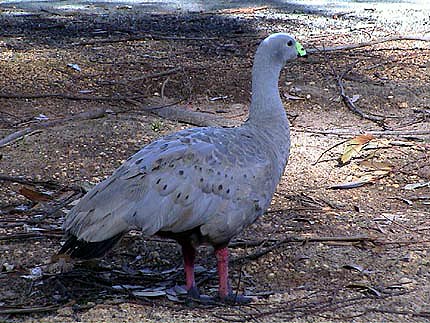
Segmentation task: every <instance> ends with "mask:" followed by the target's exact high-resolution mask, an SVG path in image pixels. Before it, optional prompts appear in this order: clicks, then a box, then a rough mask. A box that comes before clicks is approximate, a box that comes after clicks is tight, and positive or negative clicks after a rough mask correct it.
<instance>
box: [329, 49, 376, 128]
mask: <svg viewBox="0 0 430 323" xmlns="http://www.w3.org/2000/svg"><path fill="white" fill-rule="evenodd" d="M324 58H325V60H326V62H327V64H328V65H329V66H330V69H331V71H332V73H333V75H334V76H335V77H336V80H337V86H338V87H339V90H340V96H341V97H342V101H343V102H344V103H345V104H346V106H347V107H348V109H349V110H351V111H352V112H353V113H355V114H358V115H359V116H360V117H362V118H364V119H368V120H371V121H374V122H376V123H377V124H379V125H381V123H382V121H383V120H384V118H382V117H377V116H372V115H369V114H367V113H364V112H363V111H362V110H361V109H360V108H358V107H357V106H356V105H355V104H354V102H352V100H351V98H350V97H349V96H348V95H346V93H345V87H344V86H343V82H342V79H343V77H344V76H345V74H347V73H348V72H350V71H351V70H352V69H353V68H354V66H355V65H356V64H357V63H358V61H356V62H354V63H353V64H352V65H351V66H350V67H349V68H348V69H347V70H346V71H344V72H343V73H342V74H340V75H339V74H337V72H336V70H335V68H334V66H333V64H332V63H331V62H330V60H329V59H327V57H324Z"/></svg>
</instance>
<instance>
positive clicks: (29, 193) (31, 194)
mask: <svg viewBox="0 0 430 323" xmlns="http://www.w3.org/2000/svg"><path fill="white" fill-rule="evenodd" d="M19 193H20V194H21V195H23V196H25V197H26V198H28V199H29V200H31V201H33V202H47V201H51V200H52V197H51V196H49V195H48V194H46V193H42V192H38V191H36V189H35V188H33V187H30V186H22V187H21V188H20V189H19Z"/></svg>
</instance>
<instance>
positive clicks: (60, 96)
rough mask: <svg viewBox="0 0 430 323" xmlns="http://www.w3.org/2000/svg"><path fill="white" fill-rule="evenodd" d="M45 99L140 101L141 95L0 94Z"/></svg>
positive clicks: (0, 97)
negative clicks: (129, 99) (130, 99)
mask: <svg viewBox="0 0 430 323" xmlns="http://www.w3.org/2000/svg"><path fill="white" fill-rule="evenodd" d="M45 98H58V99H66V100H74V101H124V100H126V99H128V98H132V99H140V98H142V95H137V96H133V97H125V96H91V95H71V94H65V93H35V94H12V93H0V99H26V100H32V99H45Z"/></svg>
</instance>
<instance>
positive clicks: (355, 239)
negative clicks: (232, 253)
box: [232, 236, 375, 262]
mask: <svg viewBox="0 0 430 323" xmlns="http://www.w3.org/2000/svg"><path fill="white" fill-rule="evenodd" d="M366 241H369V242H373V241H375V239H374V238H371V237H368V236H351V237H316V238H311V237H309V238H306V237H289V238H285V239H282V240H280V241H279V242H277V243H275V244H274V245H272V246H270V247H267V248H265V249H263V250H260V251H257V252H255V253H252V254H249V255H245V256H242V257H238V258H235V259H233V260H232V261H233V262H239V261H242V260H256V259H258V258H260V257H261V256H264V255H266V254H268V253H269V252H271V251H273V250H275V249H277V248H279V247H280V246H282V245H284V244H286V243H304V242H366ZM263 242H264V241H263Z"/></svg>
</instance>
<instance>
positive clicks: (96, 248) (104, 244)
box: [55, 232, 124, 260]
mask: <svg viewBox="0 0 430 323" xmlns="http://www.w3.org/2000/svg"><path fill="white" fill-rule="evenodd" d="M123 235H124V232H120V233H118V234H117V235H114V236H113V237H111V238H109V239H106V240H103V241H97V242H87V241H85V240H80V239H78V238H77V237H76V236H75V235H73V234H71V233H68V234H67V235H66V242H65V243H64V245H63V246H62V247H61V249H60V251H59V252H58V254H57V255H56V257H55V258H57V259H58V258H62V257H64V256H66V257H70V258H73V259H82V260H89V259H94V258H100V257H103V256H104V255H105V254H106V253H107V252H108V251H109V250H110V249H112V248H113V247H114V246H115V245H116V244H117V243H118V242H119V240H120V239H121V238H122V236H123Z"/></svg>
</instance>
